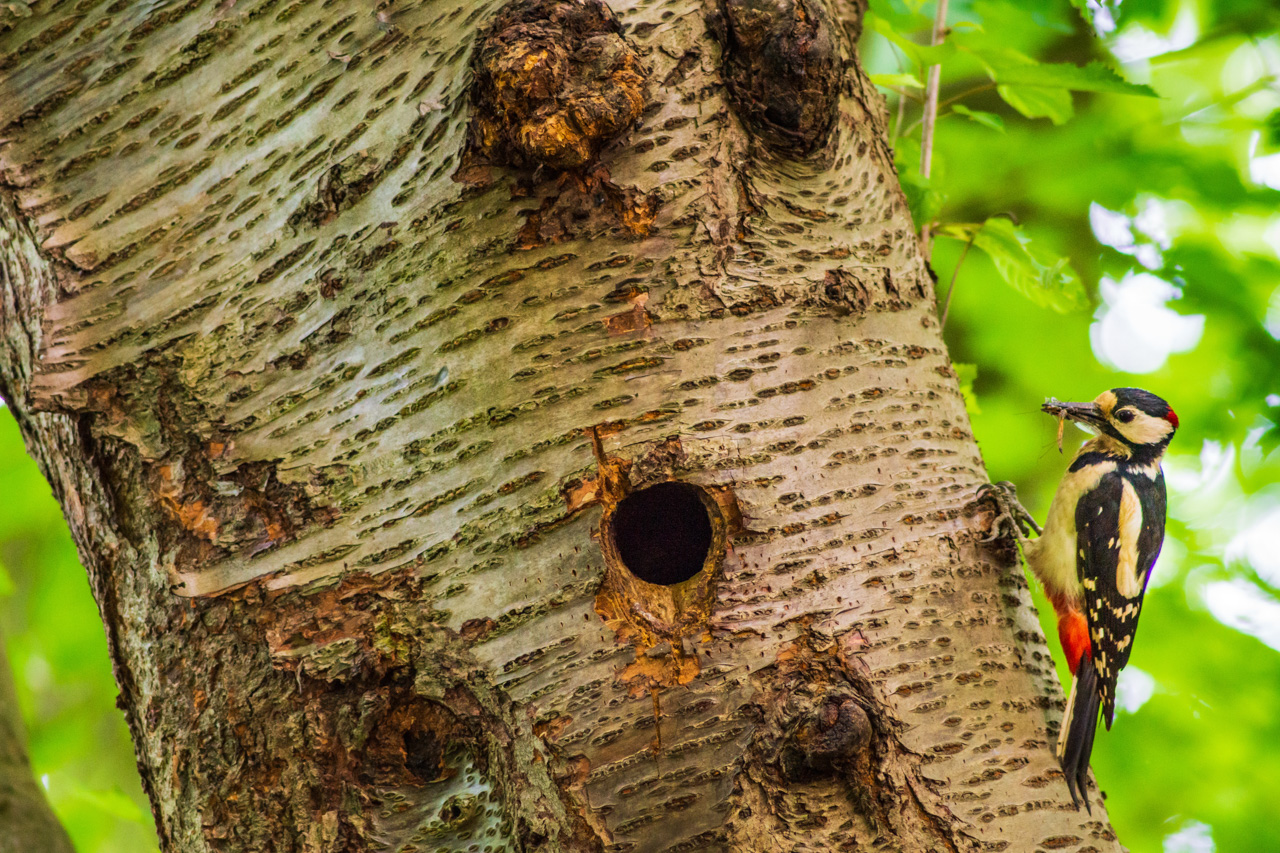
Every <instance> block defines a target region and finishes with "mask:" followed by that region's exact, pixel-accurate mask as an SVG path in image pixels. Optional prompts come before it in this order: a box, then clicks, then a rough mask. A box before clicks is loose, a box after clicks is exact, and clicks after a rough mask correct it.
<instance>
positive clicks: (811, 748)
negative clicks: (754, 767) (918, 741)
mask: <svg viewBox="0 0 1280 853" xmlns="http://www.w3.org/2000/svg"><path fill="white" fill-rule="evenodd" d="M872 738H873V732H872V729H871V721H870V720H869V719H868V718H867V712H866V711H864V710H863V709H862V706H860V705H859V704H858V703H857V702H856V701H854V699H853V698H852V697H849V696H841V695H835V696H828V697H826V699H824V700H823V701H822V702H821V703H820V704H819V705H818V706H817V707H816V708H814V709H812V710H810V711H808V712H804V713H802V714H801V716H800V719H799V721H798V723H797V725H796V727H795V728H794V729H792V731H791V733H790V734H789V735H788V737H787V739H786V741H785V742H784V743H783V746H782V749H781V750H779V753H778V769H779V771H781V773H782V775H783V776H784V777H786V778H787V779H789V780H791V781H792V782H809V781H812V780H813V779H815V778H817V777H819V776H826V775H828V774H830V773H832V772H834V771H836V770H838V769H841V768H846V767H848V766H849V765H851V764H853V763H856V762H857V761H858V759H859V758H860V757H862V758H863V760H864V761H865V760H866V756H867V754H868V752H869V750H870V748H871V743H872Z"/></svg>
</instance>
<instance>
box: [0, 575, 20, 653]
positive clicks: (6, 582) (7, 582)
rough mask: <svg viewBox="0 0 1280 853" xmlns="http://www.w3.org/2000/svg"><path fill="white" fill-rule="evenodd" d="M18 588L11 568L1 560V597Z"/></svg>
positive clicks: (10, 593) (11, 593)
mask: <svg viewBox="0 0 1280 853" xmlns="http://www.w3.org/2000/svg"><path fill="white" fill-rule="evenodd" d="M16 589H17V587H16V586H14V584H13V577H12V576H11V575H10V574H9V570H8V569H6V568H5V566H4V561H3V560H0V598H5V597H6V596H10V595H13V593H14V591H15V590H16ZM3 664H4V661H3V660H0V665H3Z"/></svg>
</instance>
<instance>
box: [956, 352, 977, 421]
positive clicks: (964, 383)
mask: <svg viewBox="0 0 1280 853" xmlns="http://www.w3.org/2000/svg"><path fill="white" fill-rule="evenodd" d="M951 369H952V370H954V371H955V372H956V379H958V380H959V381H960V395H961V396H962V397H964V407H965V409H966V410H967V411H968V412H969V417H973V416H974V415H980V414H982V408H981V407H980V406H979V405H978V397H977V395H976V394H974V393H973V383H974V380H976V379H977V378H978V365H976V364H960V363H958V362H952V363H951Z"/></svg>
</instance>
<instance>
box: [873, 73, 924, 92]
mask: <svg viewBox="0 0 1280 853" xmlns="http://www.w3.org/2000/svg"><path fill="white" fill-rule="evenodd" d="M867 76H868V77H869V78H870V79H871V82H872V83H875V84H876V85H877V86H907V87H909V88H912V89H923V88H924V84H923V83H921V82H920V78H919V77H917V76H916V75H914V74H869V75H867Z"/></svg>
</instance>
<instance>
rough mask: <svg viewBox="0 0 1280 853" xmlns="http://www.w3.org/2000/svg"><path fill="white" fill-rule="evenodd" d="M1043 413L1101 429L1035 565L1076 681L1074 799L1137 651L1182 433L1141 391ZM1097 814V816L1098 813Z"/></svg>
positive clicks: (1077, 463) (1066, 733) (1061, 490)
mask: <svg viewBox="0 0 1280 853" xmlns="http://www.w3.org/2000/svg"><path fill="white" fill-rule="evenodd" d="M1042 408H1043V410H1044V411H1045V412H1047V413H1049V414H1052V415H1056V416H1057V417H1060V418H1068V419H1070V420H1073V421H1076V422H1078V423H1080V424H1081V425H1083V426H1085V427H1086V428H1089V429H1091V430H1092V431H1093V432H1094V437H1093V438H1092V439H1090V440H1089V441H1087V442H1086V443H1085V444H1084V446H1082V447H1081V448H1080V450H1079V452H1078V453H1076V455H1075V458H1074V459H1073V460H1072V462H1071V465H1070V467H1069V468H1068V469H1067V473H1066V475H1065V476H1064V477H1063V479H1062V482H1061V483H1060V484H1059V486H1058V490H1057V492H1056V493H1055V495H1054V497H1053V503H1052V504H1051V506H1050V508H1049V518H1048V521H1047V522H1046V524H1045V528H1044V532H1043V533H1042V534H1041V536H1040V537H1039V538H1038V539H1036V540H1034V541H1031V542H1029V543H1027V545H1026V555H1027V562H1028V564H1029V565H1030V566H1031V568H1032V570H1033V571H1034V572H1035V574H1036V576H1037V577H1038V578H1039V579H1040V582H1041V583H1042V584H1043V585H1044V589H1045V593H1046V594H1047V596H1048V598H1049V600H1050V602H1051V603H1052V604H1053V606H1054V610H1055V611H1056V612H1057V616H1058V636H1059V638H1060V639H1061V641H1062V646H1063V650H1064V651H1065V652H1066V654H1067V663H1068V666H1069V667H1070V668H1071V672H1072V675H1073V676H1074V679H1073V681H1072V685H1071V695H1070V697H1069V698H1068V700H1067V713H1066V716H1065V717H1064V718H1063V721H1062V731H1061V733H1060V734H1059V738H1058V757H1059V759H1060V760H1061V762H1062V770H1063V773H1064V774H1065V776H1066V779H1067V787H1068V789H1069V790H1070V791H1071V798H1072V800H1073V801H1074V802H1076V803H1077V806H1078V805H1079V801H1080V798H1081V797H1083V798H1084V802H1085V808H1086V809H1089V808H1090V807H1089V800H1088V796H1087V793H1086V790H1085V784H1086V777H1087V775H1088V772H1089V756H1090V754H1091V752H1092V750H1093V739H1094V734H1095V732H1096V729H1097V725H1098V715H1099V712H1101V714H1102V716H1103V717H1104V718H1105V719H1106V723H1107V728H1108V729H1110V728H1111V723H1112V720H1113V718H1114V716H1115V701H1116V679H1117V678H1118V676H1119V674H1120V670H1121V669H1123V668H1124V666H1125V664H1126V663H1128V661H1129V655H1130V654H1131V653H1132V651H1133V641H1134V636H1135V634H1136V632H1137V628H1138V616H1139V615H1140V614H1141V611H1142V598H1143V593H1144V592H1145V591H1146V587H1147V581H1148V580H1149V578H1150V576H1151V569H1152V567H1153V566H1154V565H1155V561H1156V556H1157V555H1158V554H1159V553H1160V546H1161V544H1162V543H1163V541H1164V528H1165V485H1164V474H1163V472H1162V471H1161V468H1160V462H1161V459H1162V457H1163V455H1164V451H1165V448H1166V447H1168V445H1169V441H1170V440H1171V439H1172V438H1173V435H1174V432H1175V431H1176V430H1177V428H1178V417H1177V415H1176V414H1174V412H1173V409H1172V408H1170V406H1169V404H1168V403H1166V402H1165V401H1164V400H1162V399H1160V398H1159V397H1157V396H1155V395H1154V394H1151V393H1149V392H1147V391H1143V390H1141V389H1139V388H1114V389H1112V390H1110V391H1104V392H1103V393H1102V394H1100V395H1099V396H1098V398H1097V399H1095V400H1094V401H1093V402H1092V403H1059V402H1056V401H1055V402H1050V403H1046V404H1045V405H1044V406H1043V407H1042ZM1090 810H1091V809H1090Z"/></svg>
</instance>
